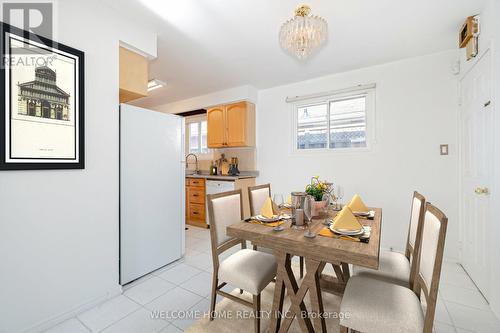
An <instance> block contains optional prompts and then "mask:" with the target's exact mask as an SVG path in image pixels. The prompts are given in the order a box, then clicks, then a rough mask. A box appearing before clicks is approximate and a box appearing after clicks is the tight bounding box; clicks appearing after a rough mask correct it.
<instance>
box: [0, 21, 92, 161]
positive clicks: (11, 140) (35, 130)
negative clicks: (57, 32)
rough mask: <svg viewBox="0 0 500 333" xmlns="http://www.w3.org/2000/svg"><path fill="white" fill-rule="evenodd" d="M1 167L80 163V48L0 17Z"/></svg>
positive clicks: (81, 71) (81, 122)
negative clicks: (0, 23)
mask: <svg viewBox="0 0 500 333" xmlns="http://www.w3.org/2000/svg"><path fill="white" fill-rule="evenodd" d="M1 27H2V32H1V49H2V56H3V59H4V61H3V63H2V66H1V68H0V72H1V73H0V82H1V83H2V85H1V86H2V89H0V90H1V91H0V94H1V103H2V104H3V107H2V108H1V109H0V137H2V138H5V140H1V141H0V170H37V169H83V168H84V153H85V150H84V53H83V52H82V51H79V50H76V49H74V48H71V47H69V46H66V45H63V44H59V43H57V42H54V41H52V40H50V39H47V38H43V37H40V36H35V35H33V34H31V33H28V32H26V31H24V30H21V29H18V28H16V27H13V26H10V25H8V24H5V23H3V24H2V25H1Z"/></svg>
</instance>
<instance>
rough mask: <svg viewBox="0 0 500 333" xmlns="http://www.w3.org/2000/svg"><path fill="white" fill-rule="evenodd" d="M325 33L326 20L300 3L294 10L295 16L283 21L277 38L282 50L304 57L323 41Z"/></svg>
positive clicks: (326, 31) (326, 30) (326, 27)
mask: <svg viewBox="0 0 500 333" xmlns="http://www.w3.org/2000/svg"><path fill="white" fill-rule="evenodd" d="M327 35H328V24H327V23H326V20H325V19H323V18H322V17H319V16H313V15H311V8H310V7H309V6H307V5H301V6H299V7H297V9H296V10H295V17H294V18H292V19H290V20H288V21H286V22H285V23H283V25H282V26H281V29H280V36H279V38H280V45H281V47H282V48H283V49H284V50H286V51H288V52H289V53H291V54H293V55H295V56H296V57H297V58H299V59H305V58H307V57H308V56H309V55H310V54H311V53H312V52H313V51H314V50H315V49H316V48H318V47H319V46H320V45H321V44H323V43H324V42H325V40H326V37H327Z"/></svg>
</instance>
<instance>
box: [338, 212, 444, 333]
mask: <svg viewBox="0 0 500 333" xmlns="http://www.w3.org/2000/svg"><path fill="white" fill-rule="evenodd" d="M447 224H448V219H447V218H446V216H445V215H444V214H443V213H442V212H441V211H440V210H439V209H437V208H436V207H434V206H433V205H431V204H430V203H427V204H426V207H425V215H424V222H423V232H422V243H421V248H420V251H418V252H417V253H418V254H417V255H416V257H415V259H414V260H416V261H417V267H418V268H417V274H416V277H415V283H414V286H413V289H409V288H406V287H402V286H400V285H397V284H393V283H389V282H386V281H382V280H378V279H373V278H370V277H368V276H354V277H352V278H351V279H350V280H349V282H348V283H347V286H346V289H345V292H344V296H343V298H342V303H341V304H340V312H341V313H344V314H349V316H345V317H344V318H341V319H340V325H341V326H340V332H341V333H345V332H348V330H349V329H352V330H356V331H359V332H367V333H372V332H373V333H378V332H380V333H391V332H394V333H396V332H398V333H399V332H408V333H412V332H415V333H417V332H418V333H422V332H424V333H431V332H432V326H433V323H434V313H435V310H436V301H437V297H438V287H439V279H440V274H441V264H442V261H443V251H444V243H445V237H446V227H447ZM422 292H423V294H424V296H425V304H426V306H425V310H424V309H423V308H422V302H421V299H420V298H421V294H422Z"/></svg>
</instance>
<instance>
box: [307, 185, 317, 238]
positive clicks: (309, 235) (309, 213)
mask: <svg viewBox="0 0 500 333" xmlns="http://www.w3.org/2000/svg"><path fill="white" fill-rule="evenodd" d="M313 205H314V198H313V197H312V196H310V195H308V196H307V197H306V198H305V200H304V215H305V216H306V217H307V231H306V232H305V233H304V237H307V238H314V237H316V234H315V233H314V232H312V231H311V220H312V214H313V209H314V208H313Z"/></svg>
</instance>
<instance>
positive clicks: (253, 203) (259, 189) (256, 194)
mask: <svg viewBox="0 0 500 333" xmlns="http://www.w3.org/2000/svg"><path fill="white" fill-rule="evenodd" d="M270 197H271V184H263V185H257V186H249V187H248V199H249V200H250V216H256V215H259V214H260V209H261V208H262V206H263V205H264V202H265V201H266V199H267V198H270ZM253 249H254V250H259V251H263V252H266V253H271V254H272V253H273V251H272V250H271V249H268V248H263V247H261V248H260V249H257V246H256V245H254V246H253ZM299 264H300V278H301V279H302V278H303V277H304V257H299Z"/></svg>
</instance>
